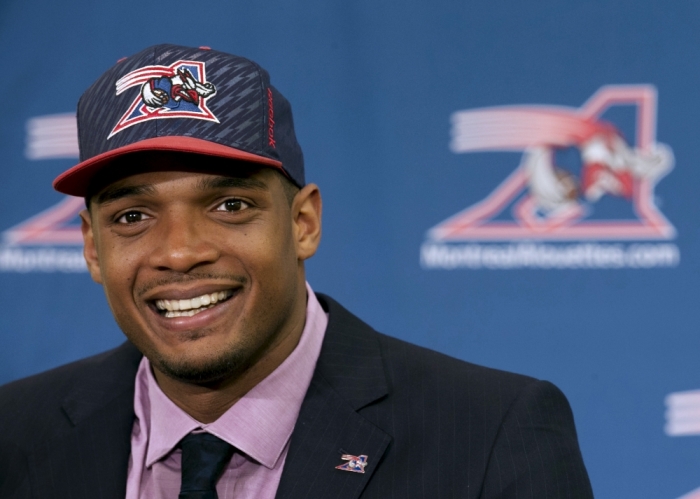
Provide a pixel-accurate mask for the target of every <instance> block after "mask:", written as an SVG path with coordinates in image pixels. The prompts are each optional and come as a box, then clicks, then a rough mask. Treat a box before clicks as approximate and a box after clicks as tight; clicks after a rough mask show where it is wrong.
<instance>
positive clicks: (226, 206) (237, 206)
mask: <svg viewBox="0 0 700 499" xmlns="http://www.w3.org/2000/svg"><path fill="white" fill-rule="evenodd" d="M246 208H248V203H246V202H245V201H242V200H240V199H236V198H231V199H227V200H226V201H224V202H223V203H221V204H220V205H219V206H218V207H217V208H216V209H217V211H229V212H231V211H241V210H245V209H246Z"/></svg>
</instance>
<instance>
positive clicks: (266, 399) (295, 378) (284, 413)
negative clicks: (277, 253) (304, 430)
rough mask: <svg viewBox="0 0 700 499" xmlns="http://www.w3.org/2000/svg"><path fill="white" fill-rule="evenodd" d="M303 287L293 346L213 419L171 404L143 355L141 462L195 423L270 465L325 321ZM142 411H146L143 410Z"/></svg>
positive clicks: (287, 430) (295, 411)
mask: <svg viewBox="0 0 700 499" xmlns="http://www.w3.org/2000/svg"><path fill="white" fill-rule="evenodd" d="M306 290H307V304H306V323H305V325H304V330H303V331H302V334H301V338H300V339H299V343H298V344H297V346H296V348H295V349H294V350H293V351H292V353H291V354H290V355H289V356H288V357H287V358H286V359H285V360H284V361H283V362H282V364H280V365H279V366H278V367H277V369H275V370H274V371H273V372H272V373H271V374H270V375H269V376H267V377H266V378H265V379H264V380H262V381H261V382H260V383H258V384H257V385H256V386H255V387H253V389H251V390H250V391H249V392H248V393H247V394H245V395H244V396H243V397H242V398H241V399H240V400H239V401H238V402H236V403H235V404H234V405H233V406H232V407H231V408H230V409H229V410H228V411H226V412H225V413H224V414H223V415H222V416H221V417H220V418H219V419H217V420H216V421H214V422H213V423H210V424H202V423H200V422H198V421H197V420H195V419H194V418H192V417H191V416H190V415H189V414H187V413H186V412H184V411H183V410H182V409H180V408H179V407H178V406H177V405H175V403H174V402H173V401H172V400H170V399H169V398H168V397H167V396H166V395H165V394H164V393H163V391H162V390H161V389H160V387H159V386H158V383H157V382H156V380H155V377H154V376H153V372H152V370H151V367H150V363H149V362H148V359H146V358H145V357H144V358H143V360H142V361H141V365H140V366H139V370H138V373H137V383H138V381H139V380H143V378H144V377H145V378H146V383H145V386H146V390H144V391H145V392H146V393H143V394H142V395H141V397H140V398H141V399H143V398H144V397H146V398H147V400H141V401H140V403H141V407H142V408H147V407H148V406H150V424H149V425H147V428H148V430H149V431H150V434H149V438H148V440H149V444H148V451H147V453H146V466H148V467H150V466H152V465H153V463H155V462H156V461H158V460H160V459H162V458H163V457H164V456H166V455H167V454H168V453H170V452H171V451H172V450H173V449H174V448H175V446H176V445H177V443H178V442H179V441H180V440H181V439H182V438H183V437H184V436H185V435H187V434H188V433H190V432H192V431H194V430H197V429H199V428H201V429H204V430H206V431H207V432H209V433H211V434H212V435H216V436H217V437H219V438H221V439H222V440H224V441H226V442H228V443H229V444H231V445H233V446H234V447H236V448H237V449H238V450H240V451H241V452H243V453H245V454H247V455H248V456H250V457H251V458H253V459H255V460H256V461H258V462H259V463H261V464H262V465H263V466H265V467H267V468H270V469H272V468H274V466H275V463H276V462H277V460H278V459H279V457H280V456H281V454H282V452H283V451H284V448H285V446H286V445H287V442H288V441H289V437H290V436H291V434H292V431H293V430H294V425H295V423H296V420H297V417H298V415H299V410H300V409H301V404H302V402H303V400H304V396H305V394H306V391H307V390H308V388H309V385H310V383H311V377H312V376H313V372H314V369H315V367H316V361H317V360H318V356H319V353H320V351H321V344H322V343H323V337H324V334H325V331H326V326H327V325H328V316H327V315H326V313H325V312H324V310H323V308H321V305H320V303H319V302H318V300H317V299H316V295H315V294H314V292H313V290H312V289H311V287H310V286H309V284H308V283H307V284H306ZM142 386H143V384H142ZM136 403H137V404H138V403H139V400H137V402H136ZM141 412H143V411H141ZM137 414H139V411H137ZM144 416H145V417H146V418H148V417H149V415H148V414H144Z"/></svg>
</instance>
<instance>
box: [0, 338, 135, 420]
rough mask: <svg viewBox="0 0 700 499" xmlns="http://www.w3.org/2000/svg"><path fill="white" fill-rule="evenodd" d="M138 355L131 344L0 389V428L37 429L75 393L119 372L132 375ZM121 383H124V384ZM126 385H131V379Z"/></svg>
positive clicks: (23, 379)
mask: <svg viewBox="0 0 700 499" xmlns="http://www.w3.org/2000/svg"><path fill="white" fill-rule="evenodd" d="M139 360H140V353H139V352H138V350H136V348H135V347H134V346H133V345H131V344H130V343H128V342H127V343H124V344H122V345H121V346H119V347H117V348H114V349H112V350H108V351H106V352H102V353H100V354H97V355H94V356H91V357H87V358H85V359H81V360H77V361H75V362H71V363H69V364H65V365H62V366H59V367H56V368H54V369H51V370H48V371H45V372H42V373H39V374H35V375H33V376H29V377H26V378H22V379H19V380H16V381H12V382H10V383H8V384H6V385H3V386H0V427H4V428H7V427H14V428H17V427H18V423H19V427H20V428H24V427H26V428H28V429H31V428H38V427H40V426H41V425H38V424H37V423H38V422H39V420H46V419H47V418H51V416H52V415H56V414H57V413H58V412H60V407H61V404H62V402H63V401H64V400H65V398H66V397H67V396H68V395H69V394H70V393H73V392H75V391H76V390H81V389H82V390H90V385H91V384H93V383H99V382H100V380H101V379H104V378H110V377H111V378H114V376H113V375H118V373H119V372H120V371H124V370H127V371H130V370H131V369H132V368H133V370H134V372H135V370H136V366H137V365H138V361H139ZM126 382H127V380H124V382H123V383H126ZM128 383H131V384H133V377H132V379H131V381H128ZM8 425H9V426H8Z"/></svg>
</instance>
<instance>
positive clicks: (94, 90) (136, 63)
mask: <svg viewBox="0 0 700 499" xmlns="http://www.w3.org/2000/svg"><path fill="white" fill-rule="evenodd" d="M78 125H79V140H80V150H81V162H80V163H79V164H78V165H76V166H75V167H73V168H71V169H70V170H68V171H66V172H64V173H63V174H62V175H60V176H59V177H58V178H57V179H56V181H55V182H54V186H55V188H56V189H57V190H59V191H60V192H63V193H66V194H71V195H75V196H82V197H84V198H85V200H86V206H87V209H86V210H85V211H84V212H83V213H82V214H81V216H82V229H83V235H84V240H85V259H86V261H87V265H88V269H89V271H90V275H91V276H92V278H93V279H94V280H95V281H96V282H97V283H99V284H101V285H102V287H103V289H104V291H105V295H106V297H107V301H108V302H109V306H110V308H111V310H112V312H113V314H114V317H115V319H116V321H117V323H118V324H119V327H120V328H121V329H122V331H123V332H124V334H125V335H126V337H127V339H128V341H127V342H126V343H124V344H123V345H121V346H120V347H118V348H116V349H115V350H112V351H109V352H105V353H104V354H101V355H98V356H96V357H92V358H89V359H85V360H82V361H78V362H76V363H73V364H70V365H67V366H63V367H61V368H58V369H55V370H53V371H49V372H47V373H43V374H39V375H37V376H33V377H31V378H27V379H24V380H20V381H17V382H14V383H11V384H9V385H6V386H4V387H1V388H0V425H1V427H2V428H3V429H4V430H2V431H1V432H0V497H2V498H6V497H7V498H10V497H12V498H46V497H57V498H90V499H95V498H113V499H117V498H124V497H126V498H127V499H136V498H176V497H179V498H180V499H194V498H200V499H204V498H208V499H212V498H216V497H220V498H230V497H236V498H261V499H272V498H275V497H277V498H301V497H304V498H334V499H351V498H359V497H362V498H366V499H367V498H377V499H379V498H387V497H397V498H399V497H400V498H411V497H416V498H418V497H421V498H423V497H424V498H438V497H460V498H462V497H464V498H477V497H480V498H490V497H494V498H495V497H499V498H509V497H513V498H515V497H518V498H536V499H542V498H563V497H575V498H588V497H591V496H592V494H591V489H590V484H589V481H588V477H587V474H586V470H585V467H584V465H583V461H582V458H581V454H580V451H579V448H578V442H577V437H576V431H575V428H574V423H573V416H572V414H571V410H570V408H569V405H568V403H567V401H566V399H565V398H564V396H563V395H562V394H561V392H560V391H559V390H558V389H557V388H556V387H554V386H553V385H551V384H550V383H547V382H543V381H538V380H535V379H532V378H528V377H525V376H519V375H515V374H510V373H505V372H501V371H496V370H491V369H487V368H484V367H479V366H475V365H473V364H469V363H466V362H462V361H459V360H456V359H452V358H450V357H446V356H444V355H441V354H438V353H436V352H432V351H429V350H425V349H422V348H419V347H416V346H413V345H409V344H407V343H404V342H401V341H399V340H396V339H393V338H391V337H388V336H384V335H382V334H380V333H377V332H376V331H374V330H372V329H371V328H370V327H369V326H367V325H366V324H364V323H363V322H362V321H360V320H359V319H358V318H356V317H355V316H353V315H352V314H350V313H349V312H348V311H347V310H345V309H344V308H343V307H342V306H340V305H339V304H338V303H336V302H335V301H333V300H332V299H331V298H329V297H327V296H324V295H316V294H315V293H314V292H313V291H312V289H311V287H310V286H309V284H308V283H306V279H305V272H304V262H305V260H306V259H308V258H310V257H311V256H313V254H314V253H315V252H316V250H317V248H318V245H319V241H320V237H321V195H320V192H319V189H318V187H317V186H316V185H314V184H310V183H306V180H305V175H304V165H303V157H302V153H301V149H300V147H299V145H298V144H297V141H296V137H295V134H294V127H293V123H292V115H291V108H290V106H289V103H288V102H287V101H286V99H284V97H283V96H282V95H281V94H280V93H279V92H278V91H277V90H276V89H275V88H274V87H273V86H271V84H270V79H269V76H268V74H267V73H266V72H265V71H264V70H263V69H261V68H260V67H259V66H258V65H257V64H255V63H253V62H251V61H249V60H247V59H244V58H241V57H237V56H233V55H230V54H225V53H222V52H217V51H213V50H209V49H208V48H187V47H179V46H173V45H159V46H155V47H150V48H148V49H146V50H144V51H143V52H140V53H139V54H136V55H134V56H132V57H130V58H127V59H125V60H123V61H120V62H119V63H117V65H115V66H114V67H113V68H111V69H110V70H108V71H107V72H106V73H105V74H104V75H102V76H101V77H100V78H99V79H98V80H97V81H96V82H95V83H94V84H93V85H92V86H91V87H90V88H89V89H88V90H87V91H86V92H85V94H84V95H83V97H82V98H81V100H80V102H79V104H78Z"/></svg>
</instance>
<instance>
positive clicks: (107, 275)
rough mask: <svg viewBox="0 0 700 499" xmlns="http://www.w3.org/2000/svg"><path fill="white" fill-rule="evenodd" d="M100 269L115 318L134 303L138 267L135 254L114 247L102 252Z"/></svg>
mask: <svg viewBox="0 0 700 499" xmlns="http://www.w3.org/2000/svg"><path fill="white" fill-rule="evenodd" d="M99 258H100V268H101V274H102V281H103V287H104V291H105V295H106V297H107V302H108V303H109V306H110V308H111V309H112V311H113V312H114V314H115V316H117V315H119V316H121V315H123V313H124V310H125V309H128V308H129V307H130V306H131V307H133V303H134V296H133V290H134V283H135V280H136V275H137V268H138V265H137V263H136V258H135V257H134V252H129V251H121V250H120V248H118V247H115V246H112V247H107V248H104V249H103V251H100V256H99Z"/></svg>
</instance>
